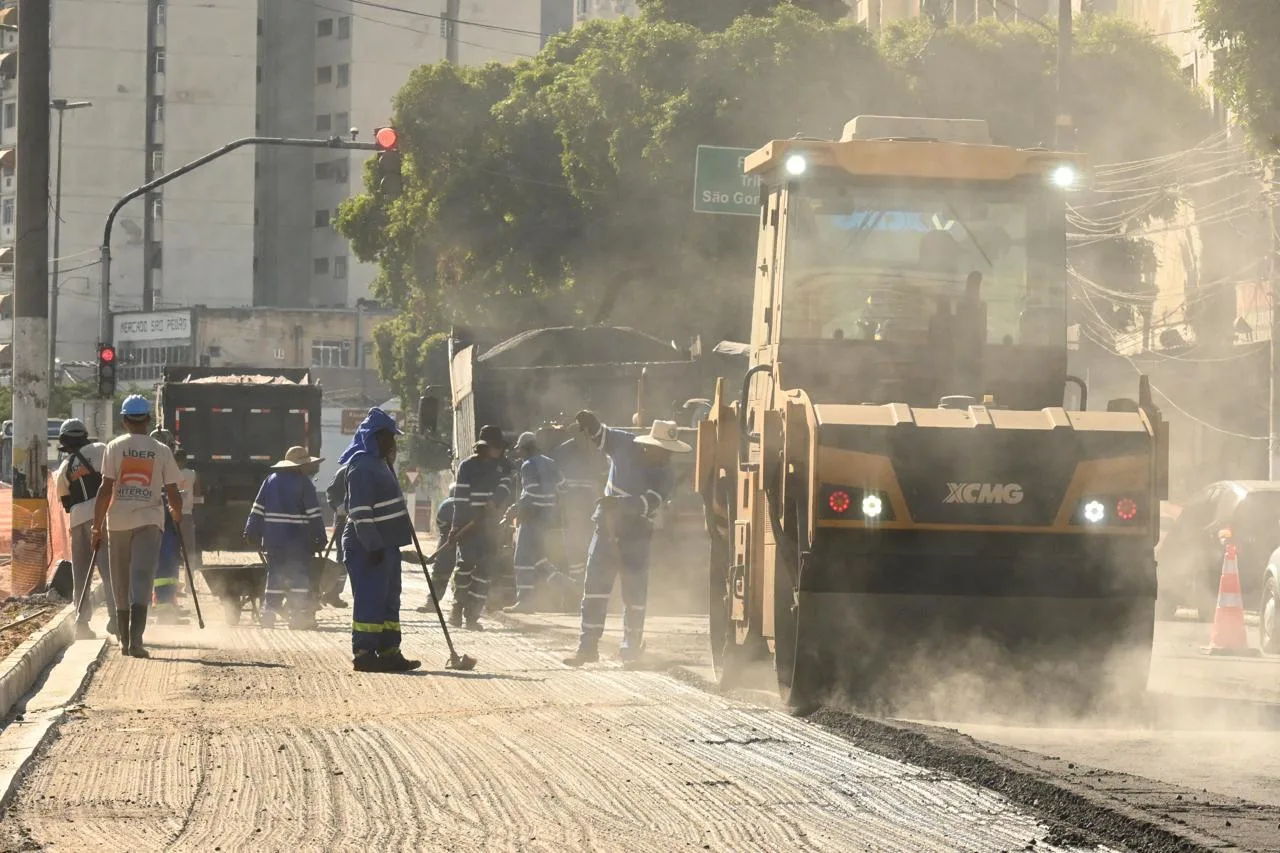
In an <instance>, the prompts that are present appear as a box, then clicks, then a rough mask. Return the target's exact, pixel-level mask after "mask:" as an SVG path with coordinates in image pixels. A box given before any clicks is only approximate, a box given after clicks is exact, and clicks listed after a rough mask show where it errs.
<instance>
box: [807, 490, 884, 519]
mask: <svg viewBox="0 0 1280 853" xmlns="http://www.w3.org/2000/svg"><path fill="white" fill-rule="evenodd" d="M818 506H819V513H820V514H821V516H822V517H823V518H828V519H847V520H849V521H865V522H868V523H871V522H881V521H884V520H885V519H886V518H888V517H889V516H890V515H891V513H890V511H889V498H888V496H887V495H885V494H884V493H883V492H880V491H878V490H876V489H864V488H858V487H855V486H823V487H822V490H821V492H820V502H819V504H818Z"/></svg>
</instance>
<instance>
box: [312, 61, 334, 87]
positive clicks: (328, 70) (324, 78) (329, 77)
mask: <svg viewBox="0 0 1280 853" xmlns="http://www.w3.org/2000/svg"><path fill="white" fill-rule="evenodd" d="M332 82H333V66H332V65H321V66H320V67H319V68H317V69H316V85H317V86H325V85H328V84H329V83H332Z"/></svg>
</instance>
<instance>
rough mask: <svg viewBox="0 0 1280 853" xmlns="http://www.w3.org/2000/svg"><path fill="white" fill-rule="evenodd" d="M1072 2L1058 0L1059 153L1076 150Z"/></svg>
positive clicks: (1055, 145) (1056, 139)
mask: <svg viewBox="0 0 1280 853" xmlns="http://www.w3.org/2000/svg"><path fill="white" fill-rule="evenodd" d="M1071 48H1072V34H1071V0H1058V114H1057V119H1056V121H1055V125H1056V128H1055V143H1054V147H1056V148H1057V149H1058V150H1059V151H1070V150H1072V149H1073V148H1075V139H1074V137H1075V132H1074V129H1073V127H1072V125H1073V124H1074V123H1073V122H1072V120H1071V109H1070V107H1069V106H1068V105H1067V92H1068V91H1069V90H1070V87H1069V86H1068V85H1067V79H1068V78H1069V77H1070V76H1071Z"/></svg>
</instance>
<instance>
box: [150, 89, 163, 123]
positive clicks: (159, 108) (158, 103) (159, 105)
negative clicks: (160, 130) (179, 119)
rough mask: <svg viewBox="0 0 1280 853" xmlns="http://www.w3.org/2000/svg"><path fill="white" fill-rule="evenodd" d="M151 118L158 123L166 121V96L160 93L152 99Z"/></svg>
mask: <svg viewBox="0 0 1280 853" xmlns="http://www.w3.org/2000/svg"><path fill="white" fill-rule="evenodd" d="M151 120H152V121H153V122H155V123H156V124H163V123H164V98H162V97H160V96H159V95H156V96H154V97H152V99H151Z"/></svg>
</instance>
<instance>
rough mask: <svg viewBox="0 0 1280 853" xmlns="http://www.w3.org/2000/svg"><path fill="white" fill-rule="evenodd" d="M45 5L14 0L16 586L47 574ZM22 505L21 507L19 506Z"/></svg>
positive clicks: (44, 0) (40, 0)
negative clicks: (16, 36) (16, 8)
mask: <svg viewBox="0 0 1280 853" xmlns="http://www.w3.org/2000/svg"><path fill="white" fill-rule="evenodd" d="M49 3H50V0H19V3H18V43H19V44H20V45H21V50H20V51H19V52H18V145H17V151H16V153H15V157H16V161H17V167H18V169H17V173H18V174H17V179H18V188H17V206H16V207H17V211H16V214H17V215H16V225H17V228H16V229H15V230H16V232H17V238H16V239H15V240H14V255H15V257H14V276H13V290H14V296H13V302H14V312H13V316H14V320H13V468H14V471H13V497H14V501H13V503H14V512H13V567H14V585H15V587H17V586H19V585H22V586H30V585H31V581H32V580H33V576H35V575H36V573H38V580H37V582H39V581H42V580H43V579H44V573H45V571H46V569H47V566H48V560H47V557H46V539H47V536H48V526H49V521H48V519H49V514H48V508H47V505H46V504H45V501H44V496H45V479H46V478H47V476H48V460H47V454H48V450H47V448H48V446H49V427H48V416H49V378H50V377H49V376H48V373H47V365H48V358H49V54H50V45H49ZM19 508H21V509H22V510H23V511H22V512H19Z"/></svg>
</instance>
